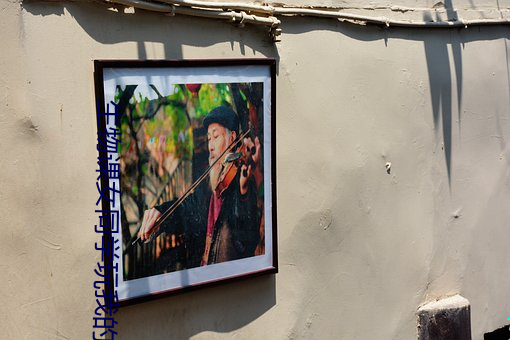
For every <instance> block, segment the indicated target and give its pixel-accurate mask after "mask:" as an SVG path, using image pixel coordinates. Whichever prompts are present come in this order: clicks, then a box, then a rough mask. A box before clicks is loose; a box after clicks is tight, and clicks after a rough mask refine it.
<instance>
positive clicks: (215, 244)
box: [94, 59, 277, 305]
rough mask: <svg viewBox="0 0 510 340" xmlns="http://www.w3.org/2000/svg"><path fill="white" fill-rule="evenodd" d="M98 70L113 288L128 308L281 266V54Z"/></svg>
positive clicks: (107, 65)
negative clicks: (278, 211)
mask: <svg viewBox="0 0 510 340" xmlns="http://www.w3.org/2000/svg"><path fill="white" fill-rule="evenodd" d="M94 66H95V89H96V101H97V122H98V152H99V157H98V164H99V167H98V170H97V171H98V176H99V177H98V178H100V182H101V188H99V187H98V190H100V192H101V195H102V196H103V200H102V207H100V208H99V207H98V208H97V209H98V212H99V213H102V218H103V220H104V221H107V222H105V223H101V226H99V227H98V226H96V231H98V229H99V230H100V231H101V232H102V233H103V235H106V234H107V235H108V237H103V248H104V249H107V248H108V249H111V251H110V252H109V253H108V252H103V254H105V258H104V261H105V265H106V267H107V268H109V270H111V271H112V274H113V277H114V280H112V281H111V282H108V283H107V284H106V288H107V289H106V290H107V291H110V292H114V291H115V292H116V294H117V298H118V301H119V303H120V305H124V304H128V303H135V302H141V301H144V300H147V299H152V298H155V297H160V296H164V295H168V294H171V293H175V292H179V291H183V290H188V289H191V288H196V287H201V286H205V285H211V284H215V283H220V282H225V281H230V280H234V279H237V278H240V277H247V276H253V275H259V274H262V273H276V272H277V242H276V178H275V177H276V164H275V150H276V147H275V84H276V79H275V73H276V62H275V60H274V59H235V60H225V59H224V60H180V61H125V60H124V61H120V60H118V61H114V60H96V61H95V64H94ZM99 209H101V210H99ZM96 247H97V245H96Z"/></svg>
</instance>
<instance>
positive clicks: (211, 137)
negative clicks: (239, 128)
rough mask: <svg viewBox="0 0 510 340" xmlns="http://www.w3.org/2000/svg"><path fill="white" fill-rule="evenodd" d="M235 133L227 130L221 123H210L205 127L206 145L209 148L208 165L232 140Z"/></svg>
mask: <svg viewBox="0 0 510 340" xmlns="http://www.w3.org/2000/svg"><path fill="white" fill-rule="evenodd" d="M234 138H235V133H232V132H229V131H228V130H227V129H226V128H225V127H224V126H223V125H221V124H218V123H211V124H210V125H209V127H208V128H207V146H208V149H209V165H211V164H212V163H213V162H214V161H215V160H216V159H217V158H218V157H219V156H220V155H221V153H222V152H223V151H225V149H226V148H227V147H228V146H229V145H230V143H232V142H233V140H234Z"/></svg>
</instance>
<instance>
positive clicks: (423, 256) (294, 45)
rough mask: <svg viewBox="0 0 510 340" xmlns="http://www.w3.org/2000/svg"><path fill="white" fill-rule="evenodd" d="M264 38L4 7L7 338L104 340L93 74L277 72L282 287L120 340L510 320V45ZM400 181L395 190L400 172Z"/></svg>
mask: <svg viewBox="0 0 510 340" xmlns="http://www.w3.org/2000/svg"><path fill="white" fill-rule="evenodd" d="M282 23H283V28H284V30H283V34H282V41H281V42H279V43H277V44H273V43H272V42H270V40H269V38H267V37H266V35H265V33H264V29H263V28H257V27H250V26H247V27H245V28H238V27H234V26H231V25H229V24H227V23H217V22H214V21H209V20H203V19H191V18H187V17H166V16H162V15H158V14H149V13H142V12H139V13H137V14H135V15H133V14H123V13H115V12H112V11H108V10H106V8H105V7H102V6H100V5H97V4H90V3H65V4H61V3H52V4H48V3H37V2H36V3H34V2H31V3H26V4H24V5H23V6H20V3H19V2H18V1H15V0H13V1H3V2H2V3H1V4H0V32H1V33H0V37H1V40H2V51H1V53H0V89H1V91H0V98H1V100H0V105H1V106H2V110H1V111H0V112H1V113H0V134H1V136H2V139H1V141H0V155H1V163H0V164H1V169H2V172H1V174H0V211H2V214H1V217H0V225H1V226H2V229H1V230H2V232H1V233H0V258H1V259H2V260H1V262H0V269H1V272H2V274H1V279H0V282H1V284H0V296H1V299H2V304H1V307H0V338H2V339H86V338H90V336H91V333H92V317H93V311H94V308H95V300H94V297H93V295H94V290H93V287H92V282H93V280H94V279H95V274H94V272H93V269H94V266H95V263H96V261H97V260H98V259H99V252H98V251H96V250H94V242H96V241H97V240H98V237H97V235H96V234H95V233H94V229H93V228H94V224H96V215H95V213H94V208H95V206H94V203H95V202H96V200H97V198H98V194H97V190H96V187H95V178H96V173H95V168H96V157H97V154H96V145H95V138H96V127H95V106H94V105H95V104H94V100H95V99H94V84H93V60H94V59H114V58H115V59H126V58H130V59H133V58H134V59H146V58H157V59H161V58H166V59H180V58H187V59H190V58H243V57H263V56H267V57H274V58H276V59H277V62H278V77H277V108H276V114H277V118H276V121H277V127H276V131H277V164H278V168H277V186H278V200H277V204H278V238H279V240H278V241H279V265H280V273H279V274H277V275H276V276H264V277H259V278H255V279H250V280H245V281H240V282H236V283H231V284H228V285H224V286H218V287H215V288H207V289H203V290H199V291H195V292H192V293H186V294H183V295H178V296H174V297H169V298H165V299H161V300H157V301H153V302H149V303H145V304H140V305H135V306H131V307H127V308H124V309H121V310H120V311H119V312H118V313H117V315H116V320H117V321H118V322H119V325H118V326H117V328H116V330H117V331H118V332H119V333H120V334H119V338H121V339H174V338H175V339H185V338H193V339H205V338H207V339H220V338H234V339H261V338H268V339H299V338H306V339H369V338H377V339H412V338H414V337H415V334H416V321H415V312H416V309H417V308H418V306H419V305H420V304H422V303H424V302H426V301H430V300H432V299H435V298H436V297H441V296H446V295H450V294H455V293H460V294H461V295H463V296H464V297H466V298H467V299H469V300H470V302H471V304H472V305H471V308H472V309H471V310H472V327H473V338H474V339H481V338H482V335H483V333H485V332H488V331H491V330H494V329H495V328H499V327H501V326H503V325H505V324H506V323H507V321H506V318H507V317H510V290H509V289H508V287H509V286H510V265H509V264H510V239H509V238H508V235H509V224H508V221H509V220H510V210H509V209H508V202H509V201H510V146H509V145H508V143H509V140H510V86H509V82H510V71H509V67H510V66H509V55H510V42H509V39H510V31H509V29H508V26H506V27H503V26H499V27H497V26H496V27H481V28H478V27H474V28H468V29H463V30H457V29H456V30H416V29H394V28H390V29H380V28H376V27H371V26H366V27H364V26H354V25H350V24H343V23H338V22H335V21H332V20H319V19H310V18H282ZM388 162H391V171H390V173H389V174H388V173H387V171H386V168H385V165H386V163H388Z"/></svg>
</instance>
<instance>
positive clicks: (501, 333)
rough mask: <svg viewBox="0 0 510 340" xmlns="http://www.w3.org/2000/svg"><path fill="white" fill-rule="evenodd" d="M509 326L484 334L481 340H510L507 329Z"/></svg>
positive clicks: (509, 333) (509, 332)
mask: <svg viewBox="0 0 510 340" xmlns="http://www.w3.org/2000/svg"><path fill="white" fill-rule="evenodd" d="M509 327H510V326H505V327H501V328H498V329H496V330H495V331H492V332H490V333H485V334H484V335H483V340H508V339H510V330H509V329H508V328H509Z"/></svg>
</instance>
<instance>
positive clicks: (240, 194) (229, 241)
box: [138, 106, 261, 268]
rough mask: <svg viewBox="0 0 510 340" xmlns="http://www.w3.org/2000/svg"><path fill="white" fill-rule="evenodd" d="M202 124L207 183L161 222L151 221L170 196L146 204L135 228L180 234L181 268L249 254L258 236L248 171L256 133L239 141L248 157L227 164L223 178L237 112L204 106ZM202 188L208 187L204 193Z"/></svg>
mask: <svg viewBox="0 0 510 340" xmlns="http://www.w3.org/2000/svg"><path fill="white" fill-rule="evenodd" d="M203 124H204V127H205V128H207V140H208V150H209V165H210V172H209V186H208V187H207V186H206V185H200V186H199V187H198V188H197V189H196V191H195V192H194V193H193V194H192V195H191V196H189V197H188V198H186V199H185V200H184V201H183V202H182V204H180V205H179V206H178V207H177V208H176V209H175V211H173V212H172V214H171V215H170V216H169V217H168V218H166V219H165V220H164V222H163V223H162V224H161V225H160V226H157V227H154V226H155V224H156V225H159V223H158V219H160V218H161V216H162V215H163V214H165V211H168V210H169V208H170V207H171V206H172V204H173V203H174V202H173V201H170V202H165V203H163V204H162V205H160V206H156V207H154V208H152V209H149V210H146V211H145V213H144V216H143V222H142V226H141V228H140V230H139V232H138V237H139V238H140V240H142V241H146V240H148V239H149V237H150V235H151V234H152V233H157V232H159V231H167V232H171V233H175V234H183V235H184V240H185V253H186V255H185V267H186V268H193V267H197V266H204V265H208V264H213V263H220V262H225V261H231V260H236V259H241V258H245V257H250V256H253V255H254V252H255V248H256V247H257V244H258V243H259V240H260V234H259V225H260V218H261V211H260V209H259V208H258V207H257V194H256V185H255V180H254V179H253V176H252V174H253V171H254V168H255V165H256V164H257V163H258V162H259V160H260V142H259V139H258V137H257V138H255V140H254V141H252V140H251V138H244V140H243V141H239V142H242V143H244V146H245V148H246V150H249V151H248V152H247V156H246V157H247V160H248V161H246V162H244V164H242V165H241V166H239V167H235V168H233V169H232V168H230V172H231V174H229V176H230V177H231V179H230V180H229V181H228V182H227V180H226V179H225V177H226V176H225V171H226V167H227V166H228V165H229V164H228V163H227V162H225V159H228V157H229V156H231V155H232V153H231V152H230V150H227V149H228V148H232V146H233V145H235V144H238V143H237V142H236V139H238V138H239V118H238V116H237V114H236V113H235V112H234V111H233V110H232V109H231V108H229V107H226V106H219V107H217V108H215V109H213V110H212V111H211V112H209V114H208V115H207V116H206V117H205V118H204V121H203ZM239 144H240V143H239ZM219 188H221V190H219ZM204 190H205V191H208V192H211V191H212V192H211V193H210V194H208V193H206V194H204V193H203V191H204ZM160 228H161V230H159V229H160Z"/></svg>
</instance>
